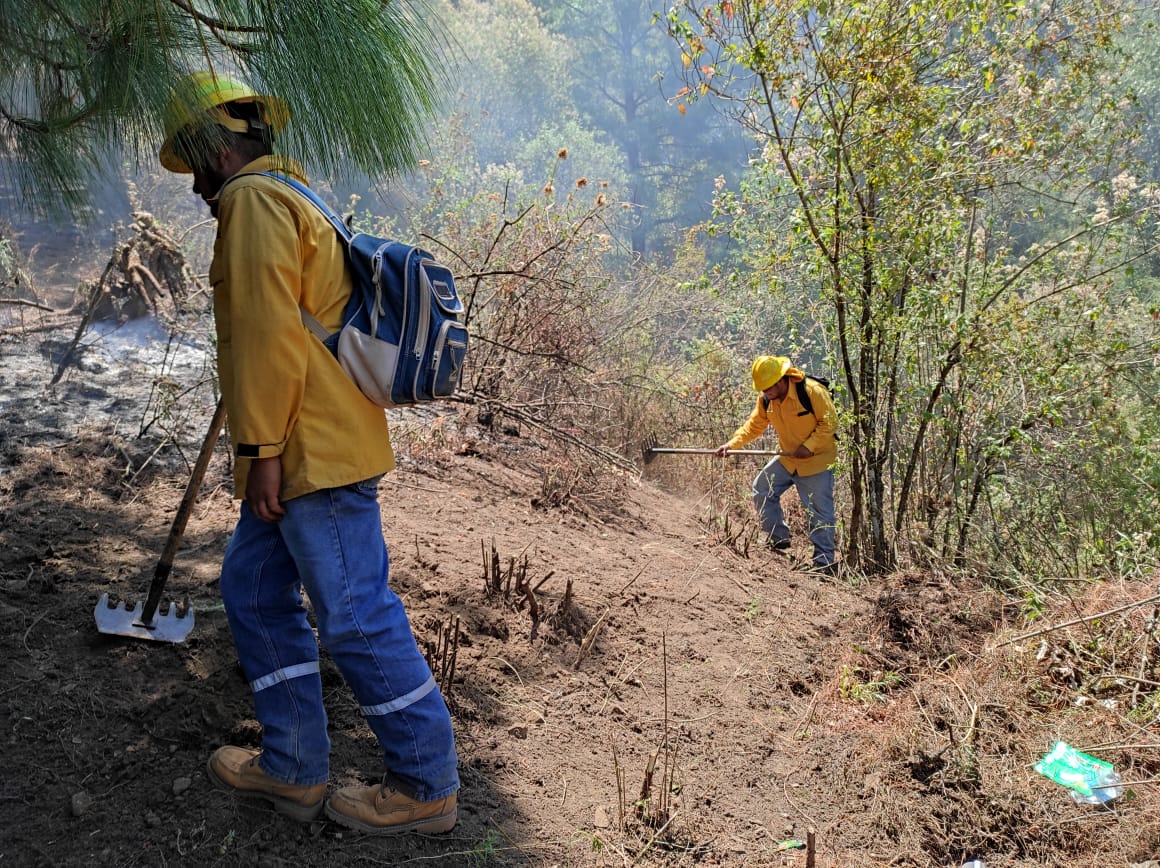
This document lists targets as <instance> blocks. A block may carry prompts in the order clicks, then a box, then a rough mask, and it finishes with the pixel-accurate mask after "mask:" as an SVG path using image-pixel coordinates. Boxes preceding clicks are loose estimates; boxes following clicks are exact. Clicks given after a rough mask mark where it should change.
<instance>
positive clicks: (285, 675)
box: [250, 660, 319, 693]
mask: <svg viewBox="0 0 1160 868" xmlns="http://www.w3.org/2000/svg"><path fill="white" fill-rule="evenodd" d="M318 672H319V668H318V661H317V660H315V661H313V662H311V663H299V664H297V665H295V666H283V667H282V668H281V669H279V670H277V671H276V672H271V673H270V674H269V675H263V676H262V677H261V678H255V679H254V680H253V681H251V682H250V689H251V690H252V691H254V693H257V692H258V691H259V690H265V689H266V688H267V687H273V686H274V685H275V684H281V683H282V682H283V681H289V680H290V679H291V678H301V677H302V676H303V675H317V674H318Z"/></svg>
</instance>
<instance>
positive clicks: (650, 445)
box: [642, 438, 789, 464]
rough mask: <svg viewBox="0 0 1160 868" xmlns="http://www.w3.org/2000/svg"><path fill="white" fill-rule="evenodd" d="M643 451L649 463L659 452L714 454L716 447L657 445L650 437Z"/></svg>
mask: <svg viewBox="0 0 1160 868" xmlns="http://www.w3.org/2000/svg"><path fill="white" fill-rule="evenodd" d="M642 451H643V453H644V463H645V464H650V463H651V462H652V460H653V459H654V458H656V456H657V455H659V454H661V453H683V454H686V455H716V454H717V450H716V449H698V448H696V447H686V446H657V445H656V442H655V441H654V440H652V439H651V438H650V439H649V440H648V441H646V442H645V444H644V447H643V448H642ZM788 454H789V453H788V452H773V451H770V450H768V449H730V450H729V455H769V456H773V455H788Z"/></svg>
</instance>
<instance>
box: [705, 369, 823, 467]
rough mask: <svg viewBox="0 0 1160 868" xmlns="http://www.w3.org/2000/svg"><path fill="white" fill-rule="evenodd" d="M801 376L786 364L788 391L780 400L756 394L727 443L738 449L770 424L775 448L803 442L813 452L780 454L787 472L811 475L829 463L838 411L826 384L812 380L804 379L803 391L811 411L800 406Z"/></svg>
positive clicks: (791, 448) (793, 446)
mask: <svg viewBox="0 0 1160 868" xmlns="http://www.w3.org/2000/svg"><path fill="white" fill-rule="evenodd" d="M805 376H806V375H805V374H804V373H802V372H801V371H799V370H798V369H797V368H790V369H789V370H788V371H787V372H786V377H788V378H789V380H790V384H789V391H788V392H786V393H785V397H784V398H783V399H782V400H780V401H767V400H766V397H765V396H764V395H762V394H758V396H757V406H756V407H754V408H753V412H752V413H750V414H749V418H748V419H746V420H745V423H744V424H743V425H742V426H741V427H740V428H738V429H737V430H736V431H735V432H734V434H733V436H732V437H731V438H729V443H728V444H727V445H728V447H729V448H730V449H740V448H741V447H742V446H744V445H745V444H746V443H749V442H750V441H751V440H754V439H756V438H757V437H759V436H761V434H762V433H763V432H764V431H765V429H766V428H768V427H769V426H770V425H772V426H773V430H774V431H776V432H777V442H778V449H780V450H782V451H783V452H793V451H794V450H795V449H797V448H798V447H799V446H801V445H802V444H803V443H804V444H805V447H806V448H807V449H809V450H810V451H811V452H813V453H814V454H813V455H812V456H810V457H809V458H790V457H789V456H788V455H783V456H782V457H781V459H780V461H781V463H782V466H784V467H785V469H786V470H788V471H789V472H790V473H797V474H798V475H799V476H813V475H814V474H815V473H821V472H822V471H823V470H825V469H826V468H827V467H829V466H830V465H831V464H833V463H834V461H835V460H836V459H837V457H838V445H837V443H836V442H835V440H834V434H835V433H836V432H837V430H838V413H837V411H836V410H835V409H834V402H833V400H831V398H830V393H829V391H828V390H827V389H826V387H825V386H823V385H822V384H821V383H816V382H814V381H813V380H806V393H807V394H808V395H809V396H810V403H811V404H812V405H813V408H814V412H813V413H811V412H810V411H809V410H807V409H806V408H805V407H803V406H802V404H801V401H799V400H798V394H797V383H799V382H801V381H802V380H803V379H805ZM767 405H768V406H767ZM815 414H816V415H815Z"/></svg>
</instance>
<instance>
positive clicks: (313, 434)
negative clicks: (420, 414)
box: [209, 157, 395, 500]
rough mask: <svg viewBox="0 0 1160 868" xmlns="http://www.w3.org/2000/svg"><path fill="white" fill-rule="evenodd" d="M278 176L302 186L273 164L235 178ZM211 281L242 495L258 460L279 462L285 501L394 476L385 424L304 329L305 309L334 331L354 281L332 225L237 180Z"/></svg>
mask: <svg viewBox="0 0 1160 868" xmlns="http://www.w3.org/2000/svg"><path fill="white" fill-rule="evenodd" d="M271 170H273V171H279V172H282V173H284V174H287V175H291V176H293V177H294V178H296V179H297V180H299V181H301V182H302V183H306V178H305V176H304V174H303V171H302V167H301V166H299V165H298V164H297V163H296V162H294V161H293V160H288V159H285V158H277V157H261V158H260V159H257V160H255V161H254V162H252V163H250V164H249V165H247V166H246V167H245V168H243V169H242V172H240V173H239V175H241V174H243V173H246V172H261V171H271ZM209 279H210V284H211V285H212V286H213V294H214V298H213V312H214V322H215V324H216V326H217V338H218V376H219V378H220V380H221V388H222V396H223V398H224V399H225V403H226V411H227V413H228V416H229V423H230V436H231V438H232V439H233V442H234V449H235V452H236V454H237V459H238V460H237V462H236V463H235V469H234V496H235V497H239V498H240V497H242V496H244V494H245V491H246V478H247V476H248V474H249V469H250V460H249V459H252V458H267V457H271V456H274V455H280V456H282V491H281V497H282V499H283V500H289V499H291V498H294V497H298V496H300V495H303V494H309V493H310V492H312V491H318V490H319V489H323V488H336V487H339V486H342V485H348V484H350V483H352V482H358V481H360V480H363V479H369V478H370V477H372V476H377V475H379V474H382V473H386V472H387V471H389V470H391V469H392V468H393V467H394V466H395V457H394V453H393V452H392V450H391V441H390V436H389V433H388V431H387V419H386V414H385V413H384V412H383V410H382V409H381V408H380V407H377V406H375V405H374V404H372V403H371V402H370V401H368V400H367V399H366V398H365V397H364V396H363V394H362V392H360V391H359V390H358V387H357V386H355V385H354V383H353V382H352V381H351V380H350V378H349V377H348V376H347V375H346V373H345V372H344V371H343V370H342V368H341V367H340V366H339V364H338V361H337V360H336V359H335V358H334V356H333V355H331V353H330V351H329V350H327V349H326V347H324V346H323V345H322V342H321V341H319V340H318V338H316V337H315V336H314V335H313V334H311V333H310V332H309V331H307V329H306V327H305V326H304V325H303V324H302V317H301V314H300V312H299V309H298V306H299V304H301V305H302V306H303V307H304V308H306V310H307V311H309V312H310V313H312V314H314V316H315V318H317V319H318V320H319V322H321V323H322V324H323V325H324V326H325V327H326V328H327V329H329V330H330V331H334V330H336V329H337V328H338V326H339V324H340V320H341V318H342V311H343V307H344V306H345V304H346V301H347V298H348V297H349V295H350V274H349V271H348V269H347V267H346V260H345V254H344V251H343V248H342V245H341V244H340V243H339V241H338V237H337V236H336V234H335V231H334V227H333V226H332V225H331V224H330V222H329V221H327V219H326V218H325V217H323V216H322V214H320V213H319V212H318V210H317V209H316V208H315V207H314V206H313V205H311V204H310V203H309V202H308V201H306V199H305V198H303V197H302V196H301V195H299V194H298V193H296V192H295V191H294V190H292V189H291V188H289V187H287V186H285V185H284V184H282V183H280V182H278V181H275V180H274V179H272V178H265V177H262V176H260V175H248V176H246V177H238V176H237V175H235V176H234V178H233V179H231V180H230V181H228V182H226V185H225V186H224V187H223V188H222V191H221V194H220V200H219V204H218V233H217V239H216V240H215V241H214V253H213V263H212V264H211V266H210V270H209Z"/></svg>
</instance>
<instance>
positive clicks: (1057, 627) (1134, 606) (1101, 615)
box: [992, 594, 1160, 650]
mask: <svg viewBox="0 0 1160 868" xmlns="http://www.w3.org/2000/svg"><path fill="white" fill-rule="evenodd" d="M1150 603H1160V594H1157V595H1156V596H1154V597H1148V599H1146V600H1139V601H1138V602H1135V603H1128V604H1127V605H1125V606H1119V607H1117V608H1115V609H1108V611H1106V612H1097V613H1096V614H1095V615H1086V616H1084V617H1083V618H1073V619H1072V620H1070V621H1064V622H1063V623H1062V624H1055V625H1053V626H1051V627H1044V628H1043V629H1042V630H1033V631H1032V632H1030V633H1023V634H1022V635H1020V636H1016V637H1015V638H1014V639H1004V640H1003V641H1002V642H996V643H995V645H994V646H992V650H993V649H994V648H1002V647H1003V646H1004V645H1012V644H1014V643H1015V642H1022V641H1023V640H1024V639H1034V638H1035V637H1036V636H1042V635H1044V634H1045V633H1053V632H1055V631H1056V630H1062V629H1063V628H1064V627H1074V626H1075V625H1076V624H1085V623H1087V622H1088V621H1098V620H1099V619H1100V618H1106V617H1107V616H1108V615H1118V614H1119V613H1120V612H1127V611H1128V610H1129V609H1138V608H1140V607H1141V606H1147V605H1148V604H1150Z"/></svg>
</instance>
